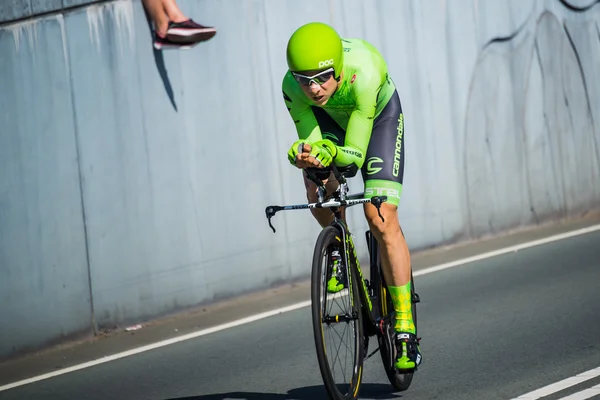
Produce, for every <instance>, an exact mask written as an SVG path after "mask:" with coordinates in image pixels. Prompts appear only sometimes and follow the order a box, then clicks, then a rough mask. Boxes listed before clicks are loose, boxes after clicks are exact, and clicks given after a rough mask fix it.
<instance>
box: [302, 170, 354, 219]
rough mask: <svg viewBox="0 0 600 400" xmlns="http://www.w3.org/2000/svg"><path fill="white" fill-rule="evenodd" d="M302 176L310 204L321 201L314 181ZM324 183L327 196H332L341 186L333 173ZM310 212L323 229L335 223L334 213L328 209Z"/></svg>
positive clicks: (317, 209) (343, 213) (304, 175)
mask: <svg viewBox="0 0 600 400" xmlns="http://www.w3.org/2000/svg"><path fill="white" fill-rule="evenodd" d="M302 176H303V177H304V187H306V198H307V199H308V201H309V202H310V203H316V202H317V201H319V197H318V192H317V185H315V183H314V182H313V181H311V180H309V179H308V178H307V177H306V174H304V173H302ZM323 182H325V187H326V188H327V196H331V195H332V194H333V192H335V190H336V189H337V188H338V186H339V183H338V181H337V180H336V179H335V177H334V176H333V173H332V174H330V175H329V178H327V180H325V181H323ZM310 212H311V213H312V215H313V216H314V217H315V219H316V220H317V222H318V223H319V225H321V227H322V228H325V227H326V226H327V225H329V224H331V222H332V221H333V213H332V212H331V210H330V209H328V208H311V209H310ZM345 217H346V216H345V210H344V209H342V218H345Z"/></svg>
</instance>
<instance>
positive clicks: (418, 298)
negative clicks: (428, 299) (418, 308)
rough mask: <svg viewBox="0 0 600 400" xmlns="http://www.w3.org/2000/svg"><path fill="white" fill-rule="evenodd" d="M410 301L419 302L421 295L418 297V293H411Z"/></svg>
mask: <svg viewBox="0 0 600 400" xmlns="http://www.w3.org/2000/svg"><path fill="white" fill-rule="evenodd" d="M412 302H413V303H414V304H416V303H420V302H421V297H420V296H419V295H418V294H416V293H415V294H413V297H412Z"/></svg>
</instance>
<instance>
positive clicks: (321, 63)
mask: <svg viewBox="0 0 600 400" xmlns="http://www.w3.org/2000/svg"><path fill="white" fill-rule="evenodd" d="M332 65H333V58H331V59H329V60H325V61H319V68H323V67H330V66H332Z"/></svg>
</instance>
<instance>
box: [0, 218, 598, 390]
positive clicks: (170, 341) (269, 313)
mask: <svg viewBox="0 0 600 400" xmlns="http://www.w3.org/2000/svg"><path fill="white" fill-rule="evenodd" d="M598 230H600V225H594V226H590V227H587V228H583V229H578V230H575V231H571V232H566V233H562V234H559V235H554V236H549V237H547V238H544V239H539V240H534V241H530V242H526V243H522V244H519V245H515V246H510V247H506V248H504V249H499V250H496V251H490V252H487V253H483V254H479V255H477V256H473V257H468V258H465V259H462V260H456V261H453V262H449V263H445V264H441V265H437V266H434V267H430V268H425V269H422V270H419V271H415V272H414V276H421V275H427V274H431V273H433V272H437V271H442V270H445V269H448V268H454V267H458V266H460V265H464V264H468V263H472V262H475V261H480V260H484V259H486V258H491V257H495V256H498V255H501V254H506V253H512V252H516V251H519V250H523V249H527V248H530V247H534V246H539V245H542V244H547V243H551V242H555V241H558V240H563V239H567V238H570V237H574V236H579V235H584V234H586V233H591V232H595V231H598ZM308 306H310V300H308V301H303V302H301V303H297V304H292V305H290V306H287V307H283V308H279V309H277V310H272V311H267V312H264V313H260V314H256V315H251V316H249V317H246V318H242V319H240V320H237V321H232V322H228V323H226V324H222V325H217V326H214V327H212V328H208V329H203V330H200V331H197V332H192V333H189V334H187V335H182V336H178V337H175V338H172V339H167V340H163V341H160V342H156V343H153V344H149V345H146V346H142V347H138V348H135V349H132V350H128V351H124V352H122V353H117V354H113V355H111V356H107V357H103V358H99V359H97V360H93V361H89V362H86V363H83V364H78V365H73V366H71V367H68V368H64V369H60V370H57V371H53V372H50V373H47V374H43V375H38V376H34V377H31V378H28V379H24V380H21V381H18V382H13V383H9V384H7V385H4V386H0V392H2V391H4V390H9V389H13V388H16V387H18V386H23V385H28V384H31V383H34V382H39V381H41V380H44V379H49V378H54V377H57V376H60V375H64V374H68V373H71V372H75V371H79V370H82V369H85V368H90V367H93V366H95V365H99V364H104V363H107V362H110V361H114V360H118V359H120V358H125V357H129V356H132V355H135V354H140V353H144V352H146V351H150V350H154V349H158V348H160V347H165V346H169V345H172V344H175V343H180V342H183V341H186V340H190V339H194V338H197V337H200V336H205V335H209V334H211V333H215V332H219V331H222V330H225V329H229V328H233V327H236V326H240V325H244V324H248V323H250V322H255V321H259V320H261V319H265V318H268V317H272V316H274V315H278V314H282V313H286V312H289V311H294V310H298V309H300V308H304V307H308ZM594 371H595V370H594ZM599 375H600V372H599ZM590 379H591V378H590ZM537 398H538V397H519V399H527V400H530V399H537Z"/></svg>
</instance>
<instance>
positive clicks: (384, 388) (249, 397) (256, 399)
mask: <svg viewBox="0 0 600 400" xmlns="http://www.w3.org/2000/svg"><path fill="white" fill-rule="evenodd" d="M392 390H394V389H393V388H392V387H391V386H390V385H385V384H378V383H371V384H369V383H363V384H362V386H361V388H360V397H361V398H368V399H378V400H379V399H381V400H385V399H399V398H401V397H402V396H401V395H399V394H396V393H394V392H392ZM327 398H328V397H327V393H326V392H325V387H323V386H307V387H303V388H298V389H292V390H290V391H289V392H287V393H285V394H281V393H259V392H228V393H216V394H207V395H202V396H191V397H177V398H175V397H174V398H170V399H165V400H226V399H228V400H315V399H327Z"/></svg>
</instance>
